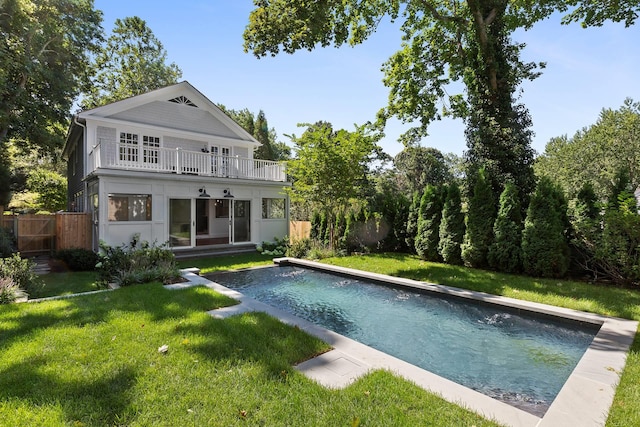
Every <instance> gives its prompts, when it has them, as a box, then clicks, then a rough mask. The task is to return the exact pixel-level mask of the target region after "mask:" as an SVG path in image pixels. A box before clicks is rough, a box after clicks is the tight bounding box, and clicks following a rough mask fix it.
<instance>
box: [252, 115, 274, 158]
mask: <svg viewBox="0 0 640 427" xmlns="http://www.w3.org/2000/svg"><path fill="white" fill-rule="evenodd" d="M253 136H254V137H255V138H256V139H257V140H258V142H259V143H261V144H262V145H261V146H260V147H258V149H257V150H256V151H255V153H254V154H253V157H254V158H255V159H262V160H274V155H273V147H272V146H271V138H270V134H269V125H268V124H267V117H266V116H265V114H264V111H262V110H260V112H259V113H258V115H257V117H256V121H255V130H254V134H253ZM274 140H275V137H274Z"/></svg>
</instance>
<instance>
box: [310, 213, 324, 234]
mask: <svg viewBox="0 0 640 427" xmlns="http://www.w3.org/2000/svg"><path fill="white" fill-rule="evenodd" d="M320 219H321V216H320V211H313V213H312V214H311V231H310V232H309V238H310V239H311V240H314V241H315V240H318V239H319V238H320Z"/></svg>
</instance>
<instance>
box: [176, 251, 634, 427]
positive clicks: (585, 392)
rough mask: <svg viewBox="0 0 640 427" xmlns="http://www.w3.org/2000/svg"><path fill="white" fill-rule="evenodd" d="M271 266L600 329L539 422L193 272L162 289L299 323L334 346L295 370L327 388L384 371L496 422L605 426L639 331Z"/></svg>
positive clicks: (568, 314) (583, 316) (600, 320)
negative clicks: (188, 290)
mask: <svg viewBox="0 0 640 427" xmlns="http://www.w3.org/2000/svg"><path fill="white" fill-rule="evenodd" d="M274 262H275V263H276V264H278V265H296V266H300V267H307V268H313V269H316V270H322V271H326V272H332V273H338V274H342V275H348V276H352V277H356V278H362V279H369V280H374V281H382V282H390V283H393V284H395V285H400V286H408V287H413V288H418V289H423V290H426V291H430V292H437V293H442V294H447V295H455V296H458V297H462V298H469V299H473V300H478V301H484V302H490V303H493V304H498V305H503V306H507V307H511V308H515V309H519V310H524V311H530V312H535V313H543V314H546V315H552V316H558V317H564V318H568V319H572V320H578V321H583V322H588V323H593V324H597V325H602V326H601V328H600V330H599V332H598V334H597V335H596V337H595V338H594V340H593V342H592V343H591V345H590V346H589V348H588V349H587V351H586V352H585V354H584V355H583V357H582V358H581V359H580V362H579V363H578V365H577V366H576V368H575V369H574V371H573V373H572V374H571V376H570V377H569V379H568V380H567V382H566V383H565V385H564V386H563V388H562V390H561V391H560V393H559V394H558V396H557V397H556V399H555V400H554V401H553V403H552V404H551V406H550V408H549V409H548V411H547V412H546V414H545V415H544V417H543V418H539V417H537V416H535V415H532V414H530V413H528V412H525V411H523V410H520V409H517V408H515V407H513V406H510V405H508V404H506V403H503V402H500V401H498V400H495V399H492V398H490V397H488V396H485V395H484V394H481V393H479V392H476V391H474V390H472V389H469V388H467V387H464V386H462V385H460V384H457V383H455V382H453V381H450V380H447V379H445V378H443V377H440V376H438V375H435V374H433V373H431V372H428V371H426V370H424V369H422V368H419V367H417V366H414V365H412V364H410V363H407V362H404V361H402V360H400V359H398V358H395V357H393V356H390V355H388V354H386V353H383V352H381V351H379V350H376V349H373V348H371V347H368V346H366V345H364V344H361V343H359V342H357V341H354V340H352V339H350V338H347V337H344V336H342V335H340V334H337V333H335V332H333V331H330V330H328V329H325V328H322V327H320V326H317V325H314V324H313V323H311V322H309V321H307V320H304V319H301V318H298V317H296V316H293V315H291V314H289V313H286V312H284V311H282V310H279V309H277V308H275V307H271V306H269V305H267V304H263V303H261V302H259V301H256V300H254V299H252V298H249V297H247V296H245V295H243V294H241V293H240V292H237V291H234V290H232V289H229V288H226V287H224V286H222V285H220V284H218V283H215V282H213V281H211V280H209V279H207V278H204V277H201V276H199V275H198V272H197V269H187V270H184V271H183V275H184V277H185V278H186V279H188V280H189V282H185V283H177V284H174V285H169V286H166V287H167V288H170V289H180V288H184V287H188V286H193V285H204V286H207V287H209V288H211V289H213V290H215V291H217V292H220V293H222V294H224V295H227V296H229V297H231V298H234V299H236V300H238V301H240V303H239V304H237V305H234V306H231V307H225V308H222V309H217V310H212V311H210V312H209V314H210V315H211V316H213V317H216V318H221V319H223V318H226V317H229V316H233V315H236V314H241V313H245V312H249V311H260V312H265V313H267V314H269V315H271V316H274V317H276V318H278V319H280V320H281V321H282V322H284V323H286V324H289V325H293V326H297V327H299V328H300V329H302V330H304V331H306V332H307V333H309V334H311V335H314V336H316V337H318V338H320V339H322V340H323V341H325V342H327V343H328V344H330V345H331V346H332V347H333V350H331V351H329V352H327V353H324V354H322V355H320V356H317V357H315V358H313V359H310V360H308V361H306V362H303V363H301V364H299V365H298V366H296V369H297V370H299V371H300V372H302V373H303V374H305V375H306V376H308V377H309V378H311V379H313V380H315V381H316V382H318V383H319V384H322V385H324V386H326V387H329V388H343V387H346V386H348V385H349V384H351V383H352V382H353V381H355V380H356V379H358V378H359V377H361V376H362V375H364V374H366V373H367V372H369V371H372V370H376V369H385V370H388V371H390V372H393V373H394V374H397V375H399V376H401V377H402V378H404V379H406V380H408V381H410V382H412V383H414V384H417V385H418V386H420V387H422V388H424V389H425V390H428V391H430V392H433V393H436V394H438V395H440V396H441V397H443V398H444V399H446V400H447V401H450V402H453V403H456V404H458V405H460V406H462V407H464V408H467V409H469V410H471V411H474V412H477V413H479V414H481V415H483V416H485V417H486V418H489V419H493V420H495V421H497V422H498V423H500V424H504V425H508V426H513V427H534V426H539V427H550V426H568V425H576V426H584V427H586V426H594V427H595V426H604V425H605V423H606V420H607V415H608V413H609V408H610V406H611V403H612V402H613V397H614V394H615V389H616V386H617V384H618V381H619V376H620V373H621V372H622V370H623V368H624V365H625V361H626V357H627V353H628V351H629V348H630V346H631V344H632V342H633V339H634V338H635V335H636V332H637V329H638V322H635V321H631V320H626V319H618V318H612V317H606V316H600V315H595V314H591V313H585V312H580V311H576V310H569V309H565V308H559V307H554V306H550V305H545V304H539V303H531V302H526V301H522V300H516V299H513V298H506V297H499V296H495V295H490V294H486V293H481V292H473V291H468V290H464V289H459V288H452V287H448V286H442V285H435V284H432V283H426V282H418V281H414V280H410V279H403V278H398V277H392V276H386V275H381V274H376V273H370V272H364V271H360V270H353V269H349V268H344V267H338V266H332V265H328V264H321V263H317V262H313V261H307V260H299V259H293V258H279V259H275V260H274Z"/></svg>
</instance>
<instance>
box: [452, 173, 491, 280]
mask: <svg viewBox="0 0 640 427" xmlns="http://www.w3.org/2000/svg"><path fill="white" fill-rule="evenodd" d="M495 220H496V206H495V198H494V194H493V190H492V189H491V184H490V182H489V180H488V179H487V172H486V170H485V169H484V168H481V169H480V170H479V171H478V175H477V177H476V182H475V185H474V187H473V193H472V195H471V197H470V198H469V205H468V214H467V229H466V232H465V235H464V243H463V244H462V247H461V250H462V260H463V261H464V264H465V265H466V266H468V267H474V268H484V267H486V266H488V260H487V256H488V254H489V246H491V244H492V243H493V225H494V223H495Z"/></svg>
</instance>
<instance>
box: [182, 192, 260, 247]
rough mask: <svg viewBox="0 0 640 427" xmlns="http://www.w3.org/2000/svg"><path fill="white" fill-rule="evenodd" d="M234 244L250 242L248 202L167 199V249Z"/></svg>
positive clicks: (249, 210)
mask: <svg viewBox="0 0 640 427" xmlns="http://www.w3.org/2000/svg"><path fill="white" fill-rule="evenodd" d="M198 241H200V242H204V245H217V244H234V243H243V242H250V241H251V201H250V200H234V199H228V198H225V199H169V244H170V246H171V247H183V248H189V247H195V246H200V244H199V243H198Z"/></svg>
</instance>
